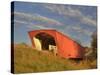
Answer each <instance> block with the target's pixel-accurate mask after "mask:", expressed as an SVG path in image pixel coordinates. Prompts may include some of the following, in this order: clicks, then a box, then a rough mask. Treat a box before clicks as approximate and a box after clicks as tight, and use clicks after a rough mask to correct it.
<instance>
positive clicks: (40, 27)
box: [14, 20, 51, 29]
mask: <svg viewBox="0 0 100 75" xmlns="http://www.w3.org/2000/svg"><path fill="white" fill-rule="evenodd" d="M14 22H15V25H16V23H20V24H23V25H26V27H27V28H29V29H34V28H38V29H51V28H50V27H49V28H47V27H45V26H43V25H39V24H33V23H31V22H30V23H29V22H26V21H20V20H14ZM17 25H18V24H17Z"/></svg>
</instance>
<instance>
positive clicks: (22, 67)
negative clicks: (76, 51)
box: [14, 44, 96, 73]
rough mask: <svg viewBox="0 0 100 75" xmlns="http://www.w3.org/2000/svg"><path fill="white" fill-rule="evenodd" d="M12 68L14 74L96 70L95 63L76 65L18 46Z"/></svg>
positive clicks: (69, 61)
mask: <svg viewBox="0 0 100 75" xmlns="http://www.w3.org/2000/svg"><path fill="white" fill-rule="evenodd" d="M14 67H15V69H14V73H29V72H48V71H49V72H50V71H67V70H80V69H93V68H96V61H93V62H90V61H86V60H81V61H80V62H78V63H77V62H76V61H75V60H74V61H73V60H69V59H64V58H60V57H59V56H54V55H53V54H52V53H48V52H39V51H37V50H35V49H33V48H31V47H29V46H27V45H25V44H19V45H15V47H14Z"/></svg>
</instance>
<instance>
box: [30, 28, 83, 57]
mask: <svg viewBox="0 0 100 75" xmlns="http://www.w3.org/2000/svg"><path fill="white" fill-rule="evenodd" d="M29 36H30V38H31V41H32V45H33V47H34V48H37V50H40V51H41V50H55V53H57V55H59V56H60V57H64V58H83V57H84V47H82V46H81V45H80V44H79V43H77V42H76V41H74V40H72V39H71V38H69V37H68V36H66V35H64V34H62V33H60V32H58V31H56V30H34V31H30V32H29Z"/></svg>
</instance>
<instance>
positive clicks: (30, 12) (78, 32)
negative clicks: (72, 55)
mask: <svg viewBox="0 0 100 75" xmlns="http://www.w3.org/2000/svg"><path fill="white" fill-rule="evenodd" d="M12 14H14V21H13V22H14V42H15V43H23V42H24V43H26V44H29V45H31V41H30V38H29V35H28V31H32V30H39V29H55V30H57V31H59V32H61V33H63V34H64V35H66V36H69V37H70V38H71V39H73V40H75V41H77V42H79V43H81V45H83V46H90V44H91V40H92V39H91V35H92V34H93V32H95V31H96V30H97V7H96V6H82V5H81V6H80V5H68V4H50V3H33V2H18V1H17V2H14V11H13V12H12Z"/></svg>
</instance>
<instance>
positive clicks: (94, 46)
mask: <svg viewBox="0 0 100 75" xmlns="http://www.w3.org/2000/svg"><path fill="white" fill-rule="evenodd" d="M91 37H92V41H91V48H92V56H93V58H97V33H96V32H94V33H93V34H92V36H91Z"/></svg>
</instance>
